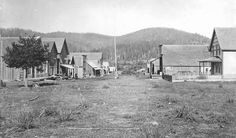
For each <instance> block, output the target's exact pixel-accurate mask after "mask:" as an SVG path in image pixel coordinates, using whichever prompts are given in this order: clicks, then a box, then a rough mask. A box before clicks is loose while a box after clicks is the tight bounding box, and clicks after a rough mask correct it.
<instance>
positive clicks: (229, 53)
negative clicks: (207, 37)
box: [199, 28, 236, 78]
mask: <svg viewBox="0 0 236 138" xmlns="http://www.w3.org/2000/svg"><path fill="white" fill-rule="evenodd" d="M209 52H210V55H211V56H210V57H209V58H207V59H204V60H200V61H199V63H200V65H201V66H204V65H205V64H210V66H211V75H212V76H218V77H220V78H236V64H235V63H236V28H215V29H214V31H213V35H212V39H211V43H210V47H209Z"/></svg>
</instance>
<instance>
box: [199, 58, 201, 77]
mask: <svg viewBox="0 0 236 138" xmlns="http://www.w3.org/2000/svg"><path fill="white" fill-rule="evenodd" d="M200 63H201V61H199V75H201V64H200Z"/></svg>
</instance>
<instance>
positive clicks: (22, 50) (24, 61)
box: [3, 35, 48, 87]
mask: <svg viewBox="0 0 236 138" xmlns="http://www.w3.org/2000/svg"><path fill="white" fill-rule="evenodd" d="M3 60H4V61H5V63H6V64H7V66H8V67H10V68H21V69H23V70H26V75H25V78H26V79H25V86H26V87H27V69H29V68H33V69H34V68H35V67H39V66H40V65H42V64H43V63H44V62H46V61H47V60H48V45H43V44H42V41H41V39H40V37H36V36H35V35H33V36H28V37H19V41H18V42H13V43H12V47H7V48H6V54H4V56H3Z"/></svg>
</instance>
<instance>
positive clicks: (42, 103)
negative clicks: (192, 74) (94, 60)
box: [0, 76, 236, 138]
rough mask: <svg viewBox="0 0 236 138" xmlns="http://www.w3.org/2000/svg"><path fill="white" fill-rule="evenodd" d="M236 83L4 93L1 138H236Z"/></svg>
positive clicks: (125, 81) (92, 82)
mask: <svg viewBox="0 0 236 138" xmlns="http://www.w3.org/2000/svg"><path fill="white" fill-rule="evenodd" d="M235 85H236V83H235V82H227V83H222V82H214V83H209V82H208V83H194V82H183V83H169V82H167V81H164V80H158V79H154V80H150V79H147V78H146V77H144V76H121V77H120V78H119V79H113V78H112V77H105V78H100V79H87V80H67V81H60V82H57V85H45V86H42V87H39V88H23V87H20V88H19V87H16V86H17V85H16V84H15V83H14V84H12V83H11V84H8V88H4V89H0V109H1V112H0V136H1V137H25V138H26V137H50V138H57V137H61V138H63V137H75V138H77V137H98V138H99V137H100V138H104V137H109V138H110V137H114V138H116V137H131V138H132V137H133V138H136V137H138V138H139V137H140V138H142V137H155V138H156V137H166V138H167V137H169V138H170V137H196V138H204V137H219V138H221V137H229V138H231V137H232V138H233V137H236V121H235V118H236V106H235V105H236V104H235V102H236V101H235V100H236V98H235V92H236V86H235Z"/></svg>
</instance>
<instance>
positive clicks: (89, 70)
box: [69, 52, 103, 77]
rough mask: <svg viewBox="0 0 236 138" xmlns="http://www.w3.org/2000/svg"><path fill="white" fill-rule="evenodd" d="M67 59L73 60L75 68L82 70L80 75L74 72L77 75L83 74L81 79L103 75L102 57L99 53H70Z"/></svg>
mask: <svg viewBox="0 0 236 138" xmlns="http://www.w3.org/2000/svg"><path fill="white" fill-rule="evenodd" d="M69 57H70V58H71V59H74V62H75V68H78V70H81V69H79V68H83V72H82V73H80V72H77V71H75V72H76V73H77V74H78V75H79V74H83V77H86V76H91V77H92V76H101V75H103V69H102V64H103V56H102V53H101V52H74V53H73V52H72V53H70V55H69ZM76 60H77V61H76ZM72 63H73V62H72ZM81 65H83V67H82V66H81ZM75 70H76V69H75ZM79 76H81V75H79Z"/></svg>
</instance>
